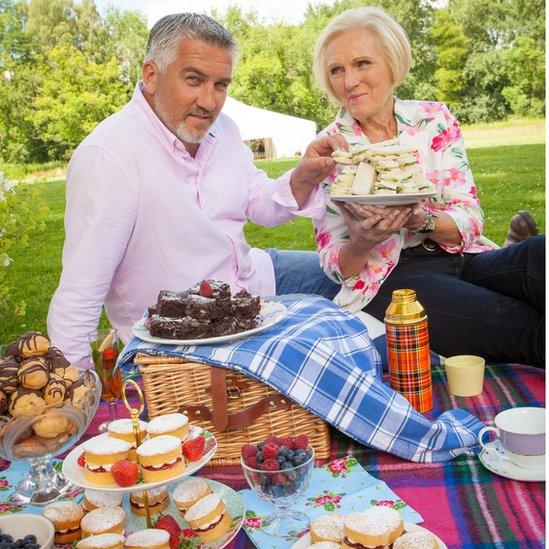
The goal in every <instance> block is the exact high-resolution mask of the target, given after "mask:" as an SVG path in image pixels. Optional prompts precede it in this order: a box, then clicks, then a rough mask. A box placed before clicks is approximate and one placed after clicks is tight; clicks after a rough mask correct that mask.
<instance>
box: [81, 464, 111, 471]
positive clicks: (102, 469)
mask: <svg viewBox="0 0 549 549" xmlns="http://www.w3.org/2000/svg"><path fill="white" fill-rule="evenodd" d="M86 469H87V470H88V471H89V472H90V473H110V471H107V469H105V468H104V467H103V466H102V465H101V467H99V469H90V468H89V467H86Z"/></svg>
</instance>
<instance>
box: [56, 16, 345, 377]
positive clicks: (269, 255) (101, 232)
mask: <svg viewBox="0 0 549 549" xmlns="http://www.w3.org/2000/svg"><path fill="white" fill-rule="evenodd" d="M235 50H236V44H235V42H234V39H233V37H232V36H231V35H230V33H228V32H227V31H226V30H225V29H224V28H223V27H222V26H221V25H219V24H218V23H217V22H216V21H214V20H213V19H211V18H209V17H207V16H204V15H198V14H176V15H169V16H166V17H164V18H162V19H161V20H160V21H158V22H157V23H156V24H155V25H154V27H153V28H152V29H151V32H150V35H149V40H148V44H147V54H146V57H145V62H144V65H143V80H142V81H141V82H139V83H138V84H137V86H136V88H135V91H134V94H133V97H132V99H131V100H130V102H129V103H128V104H127V105H126V106H125V107H124V108H123V109H122V110H121V111H120V112H118V113H116V114H114V115H112V116H110V117H109V118H107V119H106V120H104V121H103V122H101V123H100V124H99V125H98V126H97V127H96V128H95V130H94V131H93V132H92V133H91V134H90V135H89V136H88V137H86V139H84V141H83V142H82V143H81V144H80V145H79V146H78V148H77V149H76V151H75V153H74V155H73V157H72V159H71V161H70V163H69V167H68V172H67V209H66V213H65V244H64V248H63V271H62V273H61V279H60V282H59V286H58V288H57V290H56V292H55V294H54V296H53V299H52V302H51V304H50V309H49V313H48V333H49V336H50V339H51V341H52V343H53V344H54V345H56V346H57V347H59V348H60V349H62V351H63V352H64V353H65V355H66V356H67V357H68V358H69V359H70V360H71V361H73V362H74V363H75V364H77V365H79V366H81V367H87V366H88V365H89V364H90V353H89V345H88V339H87V334H88V333H89V332H91V331H92V330H94V329H95V328H96V327H97V324H98V321H99V318H100V315H101V311H102V306H103V304H105V307H106V311H107V316H108V317H109V320H110V322H111V324H112V325H113V327H115V328H117V329H118V330H119V334H120V336H121V339H122V340H123V341H127V340H128V339H129V337H130V334H131V327H132V325H133V324H134V323H135V322H136V321H137V320H138V319H139V318H140V317H141V316H142V314H143V312H144V310H145V309H146V308H147V306H148V305H151V304H152V303H154V302H155V300H156V297H157V295H158V292H159V290H161V289H168V290H183V289H185V288H187V287H189V286H191V285H193V284H194V283H196V282H197V281H200V280H202V279H206V278H213V279H217V280H224V281H227V282H228V283H229V284H230V285H231V288H232V289H233V291H238V290H240V289H246V290H248V291H249V292H250V293H252V294H256V295H273V294H275V293H277V294H284V293H316V294H321V295H324V296H325V297H329V298H331V297H333V296H334V295H335V294H336V293H337V291H338V289H339V287H338V286H337V285H336V284H335V283H333V282H332V281H330V280H329V279H328V278H327V277H326V276H325V275H324V273H323V272H322V271H321V269H320V267H319V265H318V260H317V257H316V253H314V252H281V251H277V250H267V251H264V250H260V249H256V248H251V247H250V246H249V245H248V243H247V242H246V240H245V237H244V232H243V229H244V225H245V224H246V222H247V220H248V219H250V220H252V221H253V222H254V223H258V224H260V225H265V226H275V225H278V224H280V223H283V222H285V221H288V220H290V219H292V218H294V217H295V216H307V217H311V218H313V219H318V218H320V217H322V216H323V214H324V201H323V195H322V190H321V189H319V188H318V184H319V183H320V182H321V181H322V180H323V179H324V178H325V177H326V176H327V175H328V173H329V172H330V171H331V170H332V168H333V166H334V163H333V160H332V158H331V156H330V155H331V152H332V150H335V149H337V148H340V149H341V148H343V149H347V148H348V147H347V145H346V143H345V141H344V140H343V139H342V138H341V136H339V135H338V136H330V137H326V138H323V139H319V140H317V141H315V142H313V143H312V144H311V145H310V146H309V147H308V149H307V151H306V153H305V155H304V157H303V158H302V160H301V161H300V163H299V164H298V166H297V167H296V168H295V169H294V170H293V172H288V173H286V174H284V175H283V176H282V177H280V178H279V179H277V180H274V181H273V180H270V179H269V178H267V176H266V175H265V173H264V172H263V171H261V170H258V169H257V168H255V166H254V164H253V157H252V153H251V151H250V150H249V149H248V148H247V147H246V146H245V145H244V144H243V143H242V139H241V136H240V133H239V131H238V128H237V126H236V124H235V123H234V122H233V121H232V120H231V119H230V118H228V117H227V116H226V115H224V114H223V113H220V111H221V108H222V107H223V103H224V101H225V98H226V95H227V88H228V86H229V83H230V81H231V76H232V70H233V63H234V57H235Z"/></svg>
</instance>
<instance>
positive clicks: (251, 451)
mask: <svg viewBox="0 0 549 549" xmlns="http://www.w3.org/2000/svg"><path fill="white" fill-rule="evenodd" d="M240 453H241V454H242V457H243V458H244V459H246V458H249V457H255V455H256V454H257V447H256V446H254V445H253V444H244V446H242V450H240Z"/></svg>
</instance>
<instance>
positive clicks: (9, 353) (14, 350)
mask: <svg viewBox="0 0 549 549" xmlns="http://www.w3.org/2000/svg"><path fill="white" fill-rule="evenodd" d="M4 357H5V358H9V357H13V358H14V359H16V360H21V354H20V353H19V340H17V341H12V342H11V343H10V344H9V345H6V348H5V349H4Z"/></svg>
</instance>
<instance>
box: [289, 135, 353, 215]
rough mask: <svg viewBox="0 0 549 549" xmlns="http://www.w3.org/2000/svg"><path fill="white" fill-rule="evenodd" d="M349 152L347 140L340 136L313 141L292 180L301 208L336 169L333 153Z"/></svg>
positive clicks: (292, 187) (293, 190) (329, 136)
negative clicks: (338, 151) (337, 151)
mask: <svg viewBox="0 0 549 549" xmlns="http://www.w3.org/2000/svg"><path fill="white" fill-rule="evenodd" d="M338 149H340V150H344V151H348V150H349V145H348V144H347V141H345V138H344V137H343V136H342V135H340V134H336V135H326V136H324V137H320V138H319V139H316V140H315V141H313V142H312V143H311V144H310V145H309V146H308V147H307V150H306V151H305V155H304V156H303V158H302V159H301V161H300V162H299V164H298V165H297V166H296V168H295V169H294V171H293V173H292V177H291V179H290V187H291V189H292V193H293V195H294V198H295V200H296V202H297V203H298V205H299V207H300V208H301V207H302V206H303V204H305V202H306V201H307V199H308V198H309V196H310V194H311V192H312V191H314V190H315V189H316V187H317V186H318V184H319V183H320V182H321V181H324V179H326V177H328V175H329V174H330V173H331V171H332V170H333V169H334V168H335V161H334V160H333V158H332V152H333V151H335V150H338Z"/></svg>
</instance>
